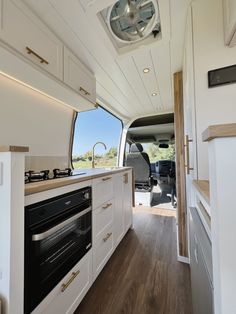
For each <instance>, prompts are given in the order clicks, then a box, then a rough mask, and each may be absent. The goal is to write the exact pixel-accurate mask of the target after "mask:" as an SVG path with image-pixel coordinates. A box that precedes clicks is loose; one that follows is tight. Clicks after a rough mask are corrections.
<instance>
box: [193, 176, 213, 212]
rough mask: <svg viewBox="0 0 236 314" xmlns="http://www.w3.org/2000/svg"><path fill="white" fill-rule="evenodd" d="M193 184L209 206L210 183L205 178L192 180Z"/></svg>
mask: <svg viewBox="0 0 236 314" xmlns="http://www.w3.org/2000/svg"><path fill="white" fill-rule="evenodd" d="M193 184H194V186H195V187H196V189H197V190H198V192H199V193H200V194H201V196H202V197H203V198H204V200H205V201H206V202H207V204H208V205H209V206H210V184H209V181H207V180H193Z"/></svg>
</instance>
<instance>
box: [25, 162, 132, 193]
mask: <svg viewBox="0 0 236 314" xmlns="http://www.w3.org/2000/svg"><path fill="white" fill-rule="evenodd" d="M131 169H132V168H131V167H124V168H121V169H116V170H111V171H105V172H102V173H97V174H90V175H89V174H88V175H84V176H71V177H65V178H60V179H55V180H49V181H40V182H33V183H28V184H26V185H25V196H27V195H31V194H35V193H39V192H44V191H48V190H52V189H56V188H60V187H63V186H67V185H71V184H76V183H80V182H83V181H88V180H92V179H96V178H100V177H106V176H110V175H113V174H116V173H119V172H124V171H128V170H131Z"/></svg>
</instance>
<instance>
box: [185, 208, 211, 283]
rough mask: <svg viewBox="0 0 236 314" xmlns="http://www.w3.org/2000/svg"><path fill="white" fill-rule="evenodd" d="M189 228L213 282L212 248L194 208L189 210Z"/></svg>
mask: <svg viewBox="0 0 236 314" xmlns="http://www.w3.org/2000/svg"><path fill="white" fill-rule="evenodd" d="M190 226H191V230H192V232H194V233H195V234H196V237H197V239H198V245H199V247H200V248H201V251H202V254H203V256H204V261H205V263H206V268H207V271H208V273H209V277H210V280H211V282H213V268H212V246H211V241H210V239H209V237H208V235H207V232H206V230H205V228H204V226H203V224H202V221H201V219H200V217H199V214H198V211H197V209H196V208H190Z"/></svg>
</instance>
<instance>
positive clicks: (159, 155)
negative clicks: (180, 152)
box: [142, 143, 175, 162]
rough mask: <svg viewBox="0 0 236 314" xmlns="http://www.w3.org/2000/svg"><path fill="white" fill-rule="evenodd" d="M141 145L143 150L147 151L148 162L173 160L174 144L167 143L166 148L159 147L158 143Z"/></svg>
mask: <svg viewBox="0 0 236 314" xmlns="http://www.w3.org/2000/svg"><path fill="white" fill-rule="evenodd" d="M142 145H143V148H144V151H145V152H146V153H148V156H149V159H150V162H157V161H158V160H163V159H170V160H175V144H169V147H168V148H159V147H158V145H155V144H152V143H149V144H146V143H145V144H142Z"/></svg>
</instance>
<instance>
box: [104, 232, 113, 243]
mask: <svg viewBox="0 0 236 314" xmlns="http://www.w3.org/2000/svg"><path fill="white" fill-rule="evenodd" d="M111 235H112V232H109V233H107V235H106V236H105V238H103V241H104V242H106V241H107V240H108V239H109V238H110V236H111Z"/></svg>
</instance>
